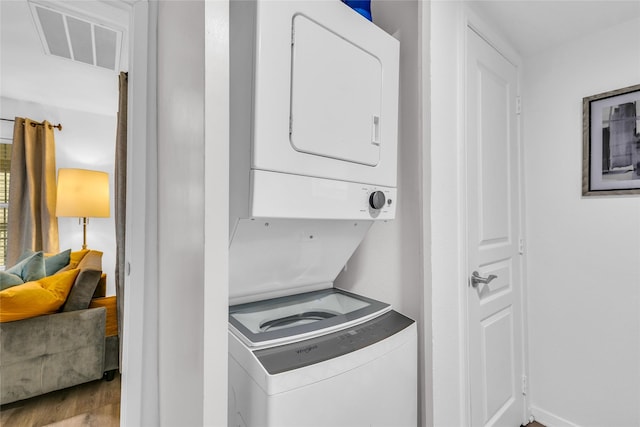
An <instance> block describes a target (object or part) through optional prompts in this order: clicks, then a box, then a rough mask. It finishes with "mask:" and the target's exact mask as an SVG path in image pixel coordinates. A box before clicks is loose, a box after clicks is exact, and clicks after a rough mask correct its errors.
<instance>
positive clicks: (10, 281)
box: [0, 271, 24, 291]
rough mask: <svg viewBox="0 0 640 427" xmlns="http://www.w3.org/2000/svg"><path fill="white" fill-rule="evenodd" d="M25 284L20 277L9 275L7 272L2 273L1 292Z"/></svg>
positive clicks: (0, 273)
mask: <svg viewBox="0 0 640 427" xmlns="http://www.w3.org/2000/svg"><path fill="white" fill-rule="evenodd" d="M23 283H24V281H23V280H22V278H21V277H20V276H18V275H16V274H11V273H7V272H6V271H0V291H2V290H4V289H7V288H10V287H12V286H15V285H22V284H23Z"/></svg>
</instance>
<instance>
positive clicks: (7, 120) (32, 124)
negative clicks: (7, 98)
mask: <svg viewBox="0 0 640 427" xmlns="http://www.w3.org/2000/svg"><path fill="white" fill-rule="evenodd" d="M0 120H4V121H5V122H15V120H14V119H5V118H4V117H0ZM43 124H44V123H34V122H31V126H33V127H35V126H42V125H43ZM51 128H56V129H58V130H62V124H61V123H58V124H57V125H49V129H51Z"/></svg>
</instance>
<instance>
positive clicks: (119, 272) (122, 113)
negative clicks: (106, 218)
mask: <svg viewBox="0 0 640 427" xmlns="http://www.w3.org/2000/svg"><path fill="white" fill-rule="evenodd" d="M127 85H128V76H127V73H120V76H119V87H120V99H119V102H118V126H117V129H116V160H115V162H116V164H115V223H116V295H117V303H118V336H119V337H120V363H119V364H118V366H120V371H121V372H122V326H123V324H124V319H123V314H124V272H125V252H124V248H125V219H126V197H127V97H128V96H127Z"/></svg>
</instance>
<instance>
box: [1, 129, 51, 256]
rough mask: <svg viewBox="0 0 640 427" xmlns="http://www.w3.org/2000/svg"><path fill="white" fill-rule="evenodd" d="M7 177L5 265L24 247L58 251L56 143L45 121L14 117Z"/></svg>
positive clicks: (24, 248) (18, 254) (23, 249)
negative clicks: (7, 209) (6, 244)
mask: <svg viewBox="0 0 640 427" xmlns="http://www.w3.org/2000/svg"><path fill="white" fill-rule="evenodd" d="M10 177H11V178H10V183H9V218H8V221H9V224H8V228H7V233H8V234H7V235H8V240H9V242H8V248H7V265H13V264H15V263H16V261H17V259H18V257H19V256H20V255H21V254H22V253H23V252H24V251H25V250H26V249H31V250H34V251H45V252H53V253H56V252H58V251H59V242H58V218H57V217H56V215H55V214H56V147H55V142H54V137H53V126H51V124H50V123H49V122H47V121H45V122H43V123H39V122H35V121H33V120H31V119H25V118H22V117H16V118H15V125H14V128H13V148H12V155H11V175H10Z"/></svg>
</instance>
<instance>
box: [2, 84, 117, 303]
mask: <svg viewBox="0 0 640 427" xmlns="http://www.w3.org/2000/svg"><path fill="white" fill-rule="evenodd" d="M113 84H114V85H117V78H116V77H115V75H114V79H113ZM117 109H118V106H117V105H113V106H112V111H113V114H111V115H106V114H98V113H91V112H86V111H79V110H72V109H67V108H60V107H57V106H54V105H46V104H38V103H34V102H29V101H22V100H18V99H13V98H7V97H2V98H0V111H1V113H2V114H1V115H2V117H4V118H11V119H12V118H14V117H16V116H18V117H28V118H30V119H33V120H37V121H43V120H48V121H49V122H51V123H53V124H58V123H61V124H62V131H58V130H57V129H56V130H54V137H55V142H56V168H58V169H59V168H80V169H93V170H99V171H103V172H107V173H108V174H109V186H110V190H111V191H110V197H111V200H110V207H111V214H112V215H111V217H109V218H89V224H88V225H87V246H88V247H89V248H90V249H96V250H99V251H102V252H103V257H102V268H103V271H104V272H105V273H106V274H107V295H115V293H116V291H115V257H116V236H115V222H114V217H113V206H114V205H113V196H114V194H113V192H114V190H113V169H114V162H115V144H116V112H117ZM58 232H59V236H60V250H61V251H62V250H65V249H69V248H71V249H72V250H74V251H77V250H80V249H81V246H82V226H81V225H79V224H78V218H65V217H60V218H58Z"/></svg>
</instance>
